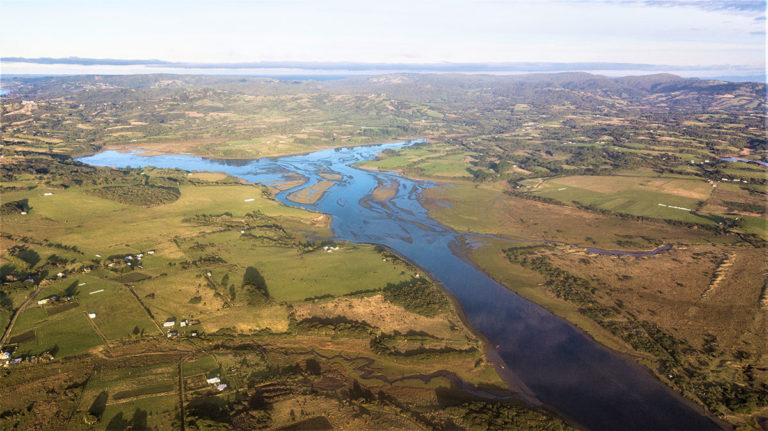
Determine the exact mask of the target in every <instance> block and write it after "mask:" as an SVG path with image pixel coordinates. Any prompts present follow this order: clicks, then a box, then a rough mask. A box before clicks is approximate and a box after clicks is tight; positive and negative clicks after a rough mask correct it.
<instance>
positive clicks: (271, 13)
mask: <svg viewBox="0 0 768 431" xmlns="http://www.w3.org/2000/svg"><path fill="white" fill-rule="evenodd" d="M0 1H1V3H0V10H1V11H2V16H3V23H2V28H1V29H0V50H2V56H4V57H16V56H18V57H69V56H78V57H95V58H125V59H162V60H169V61H185V62H246V61H248V62H252V61H353V62H419V63H427V62H481V63H482V62H538V61H541V62H585V61H592V62H632V63H650V64H672V65H686V66H687V65H724V64H725V65H748V66H753V67H763V66H764V65H765V51H766V47H765V26H766V21H765V3H764V1H751V0H732V1H731V0H721V1H709V0H679V1H665V0H645V1H642V0H542V1H532V0H528V1H516V0H509V1H504V0H477V1H458V0H442V1H436V0H435V1H431V0H422V1H419V0H409V1H403V0H386V1H384V0H382V1H377V2H369V1H363V0H357V1H341V0H325V1H306V0H278V1H272V0H262V1H258V0H256V1H246V0H220V1H208V2H204V1H196V0H186V1H176V0H169V1H163V0H154V1H146V0H136V1H130V2H128V1H126V2H118V1H104V0H101V1H91V0H57V1H51V0H39V1H36V0H0Z"/></svg>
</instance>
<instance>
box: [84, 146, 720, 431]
mask: <svg viewBox="0 0 768 431" xmlns="http://www.w3.org/2000/svg"><path fill="white" fill-rule="evenodd" d="M403 145H405V144H404V143H393V144H388V145H382V146H379V147H355V148H344V149H341V150H325V151H321V152H318V153H313V154H311V155H307V156H292V157H285V158H281V159H279V160H272V159H260V160H256V161H253V162H250V163H246V164H223V165H222V164H221V163H216V162H214V161H211V160H207V159H199V158H191V157H185V156H175V157H169V156H154V157H139V156H135V155H123V154H119V153H115V152H110V153H109V154H105V155H103V156H102V157H98V158H93V159H92V160H91V161H93V162H96V163H97V164H104V165H108V166H120V165H121V164H122V165H125V164H137V166H150V165H152V166H160V167H175V168H181V169H190V168H192V169H196V170H222V169H223V170H225V171H226V172H227V173H229V174H231V175H234V176H238V177H241V178H243V179H246V180H248V181H251V182H269V181H275V180H277V179H280V177H282V176H283V174H284V173H285V172H293V173H294V174H296V175H300V176H303V177H306V178H308V179H309V181H308V184H313V183H314V182H316V181H318V179H319V178H321V177H320V176H319V174H321V173H323V174H327V173H328V172H329V171H332V172H335V173H337V174H339V175H341V176H343V177H344V178H345V181H344V184H343V186H341V185H340V186H339V187H331V188H329V189H328V190H327V191H326V193H325V194H324V195H323V197H322V198H321V199H320V200H319V201H318V202H316V203H315V204H312V205H309V204H306V205H299V204H296V203H294V202H291V201H290V200H288V199H287V196H288V195H289V194H291V193H293V192H295V191H297V190H295V189H289V190H285V191H283V192H281V193H279V194H277V195H276V199H277V200H278V201H280V202H282V203H284V204H286V205H288V206H300V207H302V208H312V209H314V210H317V211H321V212H324V213H326V214H329V215H331V216H332V217H333V221H332V225H331V228H332V230H333V232H334V235H335V236H336V238H337V239H338V240H347V241H351V242H355V243H372V244H381V245H384V246H387V247H390V248H391V249H393V250H395V251H396V252H397V254H398V255H400V256H404V257H405V258H407V259H409V260H410V261H413V262H415V263H417V264H418V267H420V268H423V269H424V270H425V271H427V272H428V273H429V274H431V275H432V277H433V279H435V280H436V281H439V282H441V283H442V284H443V286H444V287H445V289H446V290H447V291H449V292H450V293H451V294H452V295H453V296H454V298H455V300H456V301H457V302H458V303H460V304H461V309H462V311H463V313H464V316H465V317H466V319H467V321H468V322H469V323H471V325H472V327H473V328H476V329H477V330H478V331H479V332H481V333H482V334H483V335H484V336H485V337H486V339H487V340H488V341H490V343H491V344H492V345H493V346H494V349H495V350H496V351H497V353H498V354H499V356H500V357H501V358H502V359H503V361H504V365H505V368H508V369H509V370H510V371H511V372H512V373H514V374H515V375H516V376H519V378H520V380H522V381H523V382H524V383H525V385H526V386H527V387H528V388H530V390H531V392H533V393H534V395H535V396H536V398H537V399H539V400H541V401H542V402H543V403H545V404H547V405H549V406H552V407H554V408H555V409H557V410H558V411H561V412H563V413H564V414H565V415H567V416H569V417H572V418H573V419H574V420H575V421H577V422H578V423H580V424H582V425H583V426H585V427H589V428H595V429H606V428H623V429H643V430H645V429H679V428H680V427H692V426H695V427H696V428H699V429H710V428H713V425H714V424H712V423H711V421H709V420H708V419H707V418H705V417H702V416H701V414H700V413H698V412H696V411H694V410H692V409H691V408H690V406H688V405H686V404H684V403H681V402H680V401H679V400H678V399H677V398H676V396H675V395H674V394H673V393H671V392H669V391H668V389H666V388H665V387H664V386H663V385H662V384H661V383H659V382H658V381H657V380H656V379H655V378H653V377H652V376H649V375H648V373H647V371H642V370H640V369H638V368H637V366H636V365H634V364H632V363H630V362H628V361H626V360H625V359H623V358H621V357H618V356H617V355H615V353H614V352H612V351H610V350H609V349H606V348H604V347H602V346H601V345H599V344H598V343H595V342H594V341H593V340H592V339H590V338H589V337H587V336H586V335H585V334H583V333H582V332H581V331H578V330H576V329H575V328H574V327H573V326H572V325H570V324H568V323H566V322H564V321H562V320H561V319H559V318H557V317H555V316H554V315H553V314H551V313H549V312H547V311H546V310H545V309H544V308H542V307H539V306H537V305H535V304H534V303H531V302H529V301H526V300H524V299H523V298H521V297H520V296H518V295H516V294H514V293H512V292H511V291H509V289H507V288H505V287H504V286H502V285H500V284H498V283H496V282H495V281H493V280H491V279H490V278H488V277H487V276H486V275H485V274H483V273H482V272H481V271H479V270H477V269H476V268H475V267H474V266H472V265H470V264H468V263H466V262H465V261H463V260H461V259H459V257H457V256H456V255H455V254H454V253H453V251H452V250H451V249H450V244H451V243H452V242H453V241H455V240H456V239H457V233H456V231H454V230H453V229H449V228H447V227H446V225H443V224H441V223H440V222H437V221H435V220H434V219H432V218H430V217H429V213H428V211H427V209H425V208H424V207H423V206H422V205H421V203H420V202H419V200H418V199H417V198H418V197H419V196H420V195H421V194H422V193H424V192H425V190H432V189H431V188H430V187H432V185H430V184H425V183H424V182H422V181H412V180H410V179H408V178H405V177H398V181H399V182H400V187H399V188H398V190H397V194H396V195H395V196H394V197H392V198H390V199H388V200H387V201H377V200H376V199H373V198H371V197H370V195H371V193H372V191H373V190H374V189H375V188H376V187H377V185H378V184H379V180H380V179H382V175H381V174H377V173H376V172H372V171H363V170H360V169H356V168H354V167H352V165H353V164H354V163H356V162H358V161H362V160H369V159H371V158H374V157H375V156H376V155H377V154H378V153H379V152H381V151H384V150H387V149H397V148H400V147H402V146H403ZM472 195H473V196H475V194H474V193H473V194H472ZM365 197H369V199H368V200H367V202H368V203H369V204H370V205H363V201H365ZM479 210H480V209H479V208H478V207H477V205H474V206H473V209H472V212H473V214H477V213H478V211H479ZM485 212H486V211H485V210H483V211H482V213H485ZM570 222H571V223H572V221H570ZM491 227H492V226H491ZM266 275H269V274H266ZM266 275H265V276H266ZM409 339H410V337H409ZM627 388H632V390H631V391H627Z"/></svg>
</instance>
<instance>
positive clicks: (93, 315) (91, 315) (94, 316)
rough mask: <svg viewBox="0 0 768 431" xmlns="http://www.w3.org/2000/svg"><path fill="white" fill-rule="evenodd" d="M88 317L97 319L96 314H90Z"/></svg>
mask: <svg viewBox="0 0 768 431" xmlns="http://www.w3.org/2000/svg"><path fill="white" fill-rule="evenodd" d="M88 317H90V318H91V319H95V318H96V313H88Z"/></svg>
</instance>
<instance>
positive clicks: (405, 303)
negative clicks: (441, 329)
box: [382, 277, 450, 317]
mask: <svg viewBox="0 0 768 431" xmlns="http://www.w3.org/2000/svg"><path fill="white" fill-rule="evenodd" d="M382 294H383V295H384V298H385V299H386V300H387V301H389V302H391V303H393V304H396V305H399V306H401V307H403V308H405V309H406V310H408V311H411V312H413V313H418V314H422V315H424V316H428V317H432V316H436V315H438V314H440V313H444V312H446V311H448V309H449V308H450V302H449V301H448V298H447V297H446V296H445V294H444V293H443V292H442V291H440V289H438V288H437V286H435V285H434V284H433V283H432V282H431V281H429V280H427V279H425V278H416V277H414V278H411V279H410V280H406V281H401V282H400V283H387V286H386V287H385V288H384V290H383V291H382Z"/></svg>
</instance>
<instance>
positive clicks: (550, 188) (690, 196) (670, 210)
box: [533, 176, 715, 225]
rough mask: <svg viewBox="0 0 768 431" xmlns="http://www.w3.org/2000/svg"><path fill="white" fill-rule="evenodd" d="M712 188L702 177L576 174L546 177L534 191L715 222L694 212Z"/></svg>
mask: <svg viewBox="0 0 768 431" xmlns="http://www.w3.org/2000/svg"><path fill="white" fill-rule="evenodd" d="M711 192H712V186H711V185H709V184H707V183H706V182H705V181H702V180H700V179H677V178H654V177H620V176H601V177H585V176H574V177H564V178H554V179H551V180H547V181H544V182H543V183H542V184H541V185H540V186H539V187H538V188H537V189H536V190H535V191H534V192H533V194H535V195H536V196H541V197H545V198H550V199H554V200H557V201H560V202H564V203H569V204H572V203H575V202H578V203H580V204H583V205H594V206H595V207H597V208H600V209H604V210H608V211H611V212H617V213H626V214H632V215H637V216H644V217H654V218H662V219H670V220H680V221H685V222H692V223H702V224H709V225H713V224H715V222H714V221H712V220H709V219H707V218H704V217H700V216H697V215H694V214H692V213H691V211H693V210H695V209H696V208H697V205H698V204H699V202H703V201H705V200H706V199H707V198H709V195H710V193H711ZM675 207H677V208H675ZM680 208H685V209H680Z"/></svg>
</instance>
